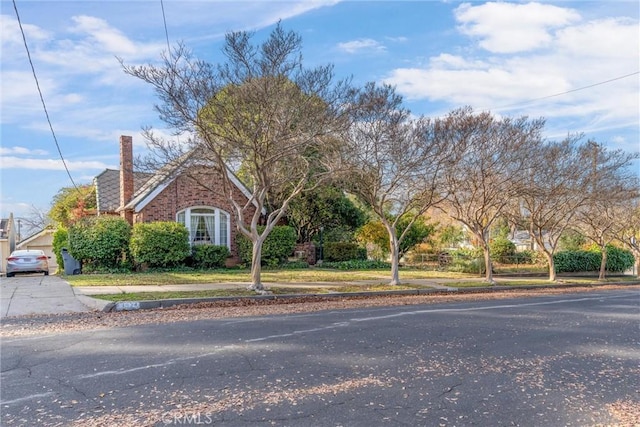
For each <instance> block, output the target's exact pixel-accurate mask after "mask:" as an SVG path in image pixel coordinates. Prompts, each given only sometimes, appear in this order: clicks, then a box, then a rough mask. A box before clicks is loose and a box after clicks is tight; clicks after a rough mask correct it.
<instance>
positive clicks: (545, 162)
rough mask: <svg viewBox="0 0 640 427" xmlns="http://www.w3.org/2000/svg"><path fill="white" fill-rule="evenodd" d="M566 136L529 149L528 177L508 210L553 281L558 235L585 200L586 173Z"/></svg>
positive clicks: (574, 141) (572, 140) (573, 141)
mask: <svg viewBox="0 0 640 427" xmlns="http://www.w3.org/2000/svg"><path fill="white" fill-rule="evenodd" d="M579 138H580V136H569V137H567V138H566V139H565V140H563V141H561V142H550V143H548V144H545V145H544V146H540V147H538V150H534V149H532V150H531V152H530V160H531V161H532V162H535V167H532V168H529V169H528V171H529V176H527V177H526V181H525V184H526V185H524V186H523V187H522V191H521V192H520V197H519V198H518V199H517V200H515V202H516V203H514V205H513V209H511V212H510V213H511V215H510V216H511V220H512V221H513V222H515V223H516V224H519V225H521V226H523V227H526V229H527V230H528V232H529V236H530V237H531V239H532V240H533V241H534V242H535V243H536V246H537V250H538V252H540V253H542V254H543V255H544V257H545V258H546V260H547V263H548V266H549V280H550V281H555V280H556V270H555V264H554V259H553V255H554V253H555V252H556V249H557V247H558V243H559V240H560V236H561V235H562V233H563V231H565V230H566V229H567V228H568V227H570V226H571V225H572V223H573V219H574V217H575V215H576V212H577V210H578V208H579V207H580V206H582V205H583V204H584V203H585V201H586V200H587V193H586V188H585V185H586V174H585V169H584V164H583V162H582V159H581V158H580V149H579V146H578V145H577V141H578V140H579Z"/></svg>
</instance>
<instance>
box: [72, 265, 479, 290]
mask: <svg viewBox="0 0 640 427" xmlns="http://www.w3.org/2000/svg"><path fill="white" fill-rule="evenodd" d="M470 277H477V276H474V275H468V274H463V273H451V272H443V271H425V270H420V269H402V270H401V271H400V280H402V279H429V278H452V279H462V278H470ZM261 278H262V281H263V283H265V284H269V283H313V282H342V283H353V282H357V281H362V280H377V281H380V282H384V281H388V280H390V279H391V272H390V271H388V270H353V271H344V270H330V269H321V268H305V269H298V270H263V271H262V275H261ZM64 279H65V280H66V281H68V282H69V283H71V285H72V286H133V285H137V286H140V285H191V284H200V283H251V272H250V271H249V270H247V269H243V270H234V269H228V270H202V271H163V272H146V273H119V274H80V275H76V276H64Z"/></svg>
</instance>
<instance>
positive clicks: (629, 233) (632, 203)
mask: <svg viewBox="0 0 640 427" xmlns="http://www.w3.org/2000/svg"><path fill="white" fill-rule="evenodd" d="M618 221H619V222H620V223H621V224H623V226H622V227H619V230H618V232H617V233H616V240H617V241H618V243H620V244H621V245H622V246H623V247H625V248H628V249H629V250H630V251H631V253H633V258H634V265H633V274H634V275H636V276H637V275H638V263H639V261H640V197H636V198H631V199H628V200H627V201H625V202H623V203H622V205H621V209H620V212H619V217H618Z"/></svg>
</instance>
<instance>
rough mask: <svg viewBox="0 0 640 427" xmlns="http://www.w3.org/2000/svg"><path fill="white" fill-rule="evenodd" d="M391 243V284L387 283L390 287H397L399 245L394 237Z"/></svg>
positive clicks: (398, 282) (398, 278)
mask: <svg viewBox="0 0 640 427" xmlns="http://www.w3.org/2000/svg"><path fill="white" fill-rule="evenodd" d="M393 237H394V239H393V241H392V242H391V244H390V246H391V282H390V283H389V284H390V285H392V286H397V285H399V284H400V255H399V252H400V250H399V245H398V242H397V239H396V238H395V236H393Z"/></svg>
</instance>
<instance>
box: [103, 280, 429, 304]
mask: <svg viewBox="0 0 640 427" xmlns="http://www.w3.org/2000/svg"><path fill="white" fill-rule="evenodd" d="M418 288H425V286H417V285H399V286H390V285H383V284H379V285H354V286H332V287H300V288H296V287H291V286H286V287H284V286H268V287H267V290H268V291H269V292H271V293H272V294H273V295H287V294H298V295H311V294H329V293H334V292H340V293H352V292H380V291H400V290H408V289H418ZM249 296H256V293H255V292H254V291H250V290H248V289H245V288H234V289H210V290H203V291H167V292H131V293H119V294H98V295H92V297H93V298H97V299H103V300H107V301H114V302H119V301H149V300H160V299H180V298H216V297H249Z"/></svg>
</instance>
